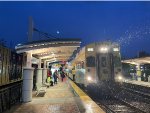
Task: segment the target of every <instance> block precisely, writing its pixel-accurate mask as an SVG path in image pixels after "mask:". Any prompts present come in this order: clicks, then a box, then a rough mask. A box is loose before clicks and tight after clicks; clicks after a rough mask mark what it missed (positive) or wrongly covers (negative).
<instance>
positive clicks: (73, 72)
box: [72, 68, 76, 81]
mask: <svg viewBox="0 0 150 113" xmlns="http://www.w3.org/2000/svg"><path fill="white" fill-rule="evenodd" d="M75 74H76V72H75V68H73V69H72V75H73V81H75Z"/></svg>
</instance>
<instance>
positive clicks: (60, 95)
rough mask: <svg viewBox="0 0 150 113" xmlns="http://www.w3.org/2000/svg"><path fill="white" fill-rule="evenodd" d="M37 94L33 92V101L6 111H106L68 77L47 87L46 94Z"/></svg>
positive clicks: (26, 112)
mask: <svg viewBox="0 0 150 113" xmlns="http://www.w3.org/2000/svg"><path fill="white" fill-rule="evenodd" d="M35 94H36V92H33V99H32V102H28V103H22V104H21V105H15V106H14V107H12V108H11V109H10V110H9V111H6V112H5V113H104V111H103V110H102V109H101V108H100V107H99V106H98V105H97V104H96V103H95V102H93V101H92V99H91V98H90V97H88V96H87V95H86V94H85V93H84V92H82V90H81V89H80V88H78V87H77V86H76V85H75V84H74V83H73V82H72V81H70V80H68V79H66V80H65V81H64V82H61V81H59V82H58V84H56V85H54V86H51V87H49V88H47V92H46V93H45V94H39V95H38V96H37V97H36V96H35Z"/></svg>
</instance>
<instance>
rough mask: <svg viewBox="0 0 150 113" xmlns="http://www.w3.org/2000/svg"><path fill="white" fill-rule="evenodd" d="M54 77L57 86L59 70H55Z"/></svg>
mask: <svg viewBox="0 0 150 113" xmlns="http://www.w3.org/2000/svg"><path fill="white" fill-rule="evenodd" d="M53 77H54V84H57V78H58V72H57V70H55V72H54V74H53Z"/></svg>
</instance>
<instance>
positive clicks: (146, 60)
mask: <svg viewBox="0 0 150 113" xmlns="http://www.w3.org/2000/svg"><path fill="white" fill-rule="evenodd" d="M122 62H123V63H129V64H147V63H150V57H142V58H134V59H128V60H122Z"/></svg>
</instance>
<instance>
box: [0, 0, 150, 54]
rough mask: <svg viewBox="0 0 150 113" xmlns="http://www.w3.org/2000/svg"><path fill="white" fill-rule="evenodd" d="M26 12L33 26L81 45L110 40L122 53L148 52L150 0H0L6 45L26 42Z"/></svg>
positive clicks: (0, 25) (1, 30) (0, 22)
mask: <svg viewBox="0 0 150 113" xmlns="http://www.w3.org/2000/svg"><path fill="white" fill-rule="evenodd" d="M29 16H32V17H33V20H34V27H35V28H38V29H39V30H41V31H44V32H47V33H49V34H52V35H54V36H55V37H58V38H81V39H82V46H84V45H86V44H88V43H91V42H97V41H105V40H111V41H117V42H118V43H120V45H121V53H122V56H128V57H132V56H135V55H137V52H138V51H141V50H145V51H147V52H149V53H150V2H50V1H49V2H0V38H3V39H5V40H6V41H7V45H8V46H10V43H11V42H12V44H13V47H14V46H15V45H16V44H18V43H25V42H27V32H28V18H29ZM57 31H59V32H60V33H59V34H57ZM34 39H37V40H39V37H38V35H37V34H34Z"/></svg>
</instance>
